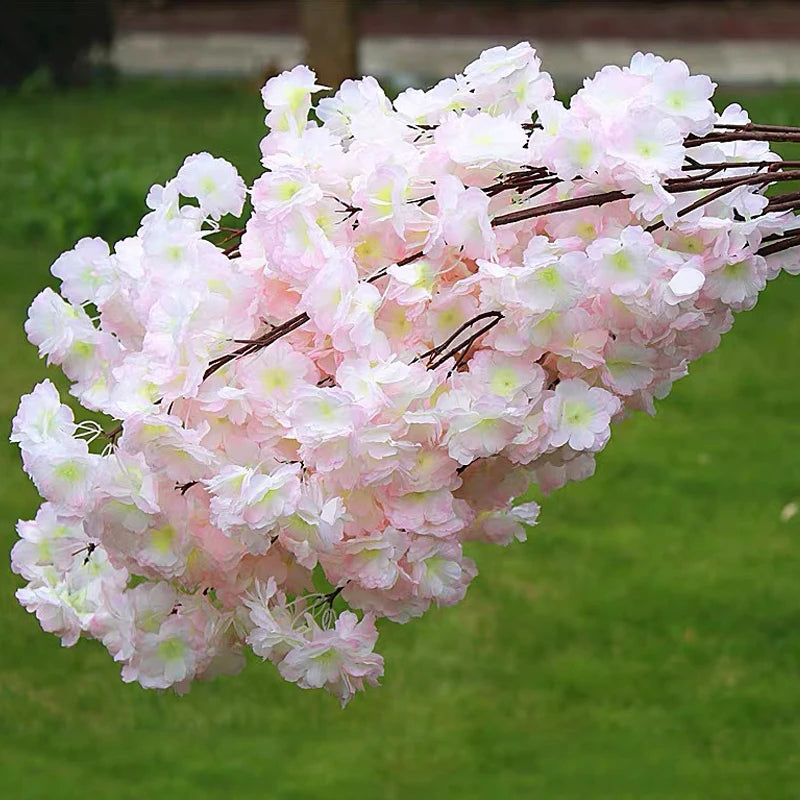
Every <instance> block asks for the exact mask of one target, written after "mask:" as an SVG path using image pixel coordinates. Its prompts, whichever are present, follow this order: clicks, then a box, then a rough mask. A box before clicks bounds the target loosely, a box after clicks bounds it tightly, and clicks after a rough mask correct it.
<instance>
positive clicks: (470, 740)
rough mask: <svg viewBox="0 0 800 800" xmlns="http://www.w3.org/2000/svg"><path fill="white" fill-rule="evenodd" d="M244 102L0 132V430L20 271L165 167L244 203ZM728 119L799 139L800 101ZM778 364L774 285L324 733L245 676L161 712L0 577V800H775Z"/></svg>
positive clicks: (291, 699)
mask: <svg viewBox="0 0 800 800" xmlns="http://www.w3.org/2000/svg"><path fill="white" fill-rule="evenodd" d="M254 89H255V87H252V88H251V89H246V88H244V87H236V86H231V85H219V84H216V85H205V84H195V85H161V86H157V85H154V84H133V85H128V86H123V87H122V88H121V89H119V90H118V91H99V90H93V91H89V92H79V93H75V94H72V95H69V96H64V97H57V98H54V99H48V100H46V101H45V100H44V99H39V98H33V99H31V98H25V99H22V98H20V99H19V100H15V101H13V102H11V103H8V104H6V105H4V107H3V108H2V110H0V129H2V130H3V137H2V139H0V189H2V196H3V197H4V199H5V200H6V203H5V206H4V209H3V214H2V217H1V218H0V274H2V281H3V282H2V285H3V303H2V305H1V306H0V336H2V341H3V348H2V351H0V352H2V359H3V367H4V369H3V376H4V383H3V389H2V391H0V417H2V419H3V428H4V430H5V431H7V430H8V419H9V418H10V416H11V415H12V414H13V412H14V410H15V408H16V404H17V400H18V397H19V394H20V393H21V392H23V391H28V390H29V389H30V387H31V386H32V384H33V383H34V382H35V381H36V380H39V379H41V378H42V377H43V376H44V375H45V374H46V370H45V368H44V366H43V365H42V364H41V363H40V362H38V361H37V359H36V355H35V352H34V348H33V347H31V346H30V345H28V344H26V343H25V341H24V337H23V333H22V322H23V320H24V317H25V308H26V306H27V303H28V302H29V301H30V298H31V297H32V296H33V294H34V293H35V292H36V291H37V290H38V289H39V288H41V286H42V285H43V284H44V283H45V282H46V281H47V280H48V276H47V266H48V265H49V264H50V263H51V262H52V260H53V259H54V258H55V257H56V256H57V255H58V252H59V251H60V250H61V249H62V248H63V247H65V246H69V245H70V244H71V243H72V241H73V240H74V239H76V238H78V237H79V236H82V235H86V234H90V233H95V232H97V230H98V226H99V225H107V226H108V229H107V231H108V232H110V233H111V234H113V235H114V236H119V235H122V234H125V233H128V232H129V231H131V230H132V229H133V227H134V226H135V225H136V222H137V220H138V218H139V217H140V215H141V213H142V210H143V205H142V198H143V196H144V193H145V191H146V189H147V187H148V186H149V185H150V184H151V183H153V182H156V181H163V179H164V178H165V177H168V176H169V175H171V174H173V173H174V170H175V169H176V168H177V166H178V164H179V163H180V161H181V160H182V158H183V156H184V155H185V154H186V153H187V152H191V151H195V150H199V149H208V150H210V151H212V152H215V153H217V154H219V155H224V156H226V157H228V158H231V159H232V160H233V161H234V162H235V163H237V164H239V165H240V166H242V167H243V169H244V172H245V174H246V175H247V177H248V178H251V177H252V176H253V175H254V174H255V172H256V169H257V164H258V153H257V151H256V149H255V147H254V142H255V141H256V139H257V137H258V135H259V131H260V130H261V122H262V116H263V111H262V110H261V108H260V106H259V102H258V97H257V94H256V93H255V91H254ZM739 99H741V100H742V102H743V104H744V105H746V106H748V107H750V108H751V109H752V111H753V115H754V117H755V118H756V119H758V120H760V121H763V122H773V121H779V122H795V123H800V111H798V109H800V90H786V91H784V92H771V93H763V94H761V95H753V96H745V97H743V98H739ZM25 153H27V154H28V155H26V156H23V155H21V154H25ZM65 163H68V164H69V166H64V164H65ZM99 165H104V166H105V169H103V168H101V167H100V166H99ZM51 170H52V171H53V175H50V174H49V173H50V171H51ZM108 170H110V172H111V173H112V174H113V175H114V176H115V177H113V178H107V179H106V178H104V177H103V176H104V175H105V174H106V172H107V171H108ZM32 171H37V172H38V174H40V175H41V176H42V177H41V180H39V181H37V180H28V177H27V176H28V175H29V174H30V173H31V172H32ZM84 175H89V176H92V181H93V182H94V185H93V186H89V185H87V183H91V182H92V181H90V182H85V181H84V178H83V176H84ZM103 180H108V181H109V182H110V184H109V185H112V184H113V185H114V186H116V187H117V188H115V189H113V190H109V192H108V193H109V194H110V195H111V196H112V198H111V199H109V198H107V197H105V196H104V195H105V192H104V191H103V190H102V188H101V187H102V186H103V184H102V181H103ZM64 187H66V190H67V191H69V192H71V193H72V194H73V196H74V197H76V198H81V199H80V203H79V206H80V208H82V209H83V210H82V211H80V212H77V211H73V209H72V207H71V204H70V202H69V201H68V200H65V198H64V196H63V194H61V193H62V191H64ZM125 198H130V204H129V203H128V201H127V200H126V199H125ZM104 203H106V204H110V205H111V206H113V207H116V209H117V210H116V211H115V212H114V213H113V214H112V212H111V211H110V210H108V211H102V213H101V212H100V211H99V210H98V207H100V206H103V204H104ZM47 212H49V214H50V215H53V216H59V217H61V219H60V221H54V222H51V223H50V226H49V227H48V224H47V223H46V222H45V221H44V220H46V217H47ZM70 215H73V216H70ZM81 215H82V216H81ZM36 218H38V219H40V220H42V222H41V227H40V228H39V229H38V231H37V230H33V229H30V228H28V229H26V228H25V225H26V219H36ZM798 351H800V279H797V278H796V279H792V278H789V277H782V278H780V279H779V280H778V281H777V282H776V283H774V284H773V285H771V286H770V287H769V288H768V289H767V291H766V292H765V294H764V296H763V299H762V300H761V302H760V303H759V305H758V307H757V308H756V309H755V310H754V311H753V312H750V313H748V314H743V315H741V316H740V317H739V319H738V320H737V324H736V326H735V327H734V330H733V331H732V332H731V333H730V334H728V335H727V336H726V337H725V339H724V341H723V344H722V347H721V348H720V349H719V350H718V351H716V352H714V353H712V354H711V355H709V356H707V357H706V358H704V359H702V360H701V361H700V362H699V363H698V364H697V365H696V366H695V367H694V368H693V370H692V375H691V377H690V378H689V379H687V380H685V381H683V382H681V383H679V384H678V385H677V386H676V388H675V390H674V392H673V394H672V395H671V396H670V398H669V399H668V400H667V401H666V402H665V403H663V404H662V406H661V409H660V411H659V414H658V416H657V417H656V418H655V419H649V418H647V417H644V416H639V417H636V418H634V419H631V420H630V421H628V422H626V423H624V424H623V425H621V426H619V428H618V429H616V430H615V433H614V436H613V438H612V442H611V443H610V445H609V448H608V450H607V451H606V452H604V453H603V454H602V455H601V457H600V459H599V466H598V473H597V475H596V476H595V477H594V478H592V479H591V480H590V481H588V482H586V483H583V484H575V485H571V486H569V487H567V488H566V489H564V490H563V491H562V492H560V493H557V494H556V495H554V496H553V497H551V498H550V499H549V500H547V501H546V503H545V504H544V509H543V513H542V521H541V523H540V525H539V526H537V527H536V528H535V529H533V530H532V531H531V535H530V541H529V542H528V543H527V544H525V545H517V546H512V547H510V548H508V549H496V548H490V547H475V548H474V552H473V553H472V555H473V556H474V557H475V558H476V560H477V561H478V565H479V568H480V570H481V575H480V576H479V578H478V579H477V580H476V582H475V584H474V585H473V587H472V588H471V589H470V593H469V595H468V597H467V599H466V600H465V602H464V603H462V604H461V605H459V606H458V607H457V608H454V609H442V610H440V611H433V612H431V613H430V614H429V615H427V616H426V617H425V618H424V619H423V620H421V621H417V622H416V624H413V625H407V626H397V625H392V624H389V623H387V624H384V625H382V626H381V640H380V647H381V650H382V652H384V654H385V655H386V659H387V674H386V678H385V681H384V686H383V687H382V688H380V689H373V690H370V691H368V692H366V693H365V694H363V695H361V696H359V697H357V698H355V700H354V701H353V703H352V704H351V706H349V707H348V708H347V709H346V710H345V711H341V710H340V709H339V707H338V704H337V703H336V701H335V700H334V699H333V698H329V697H326V696H323V695H321V694H320V693H311V692H302V691H301V690H299V689H297V688H296V687H295V686H292V685H289V684H286V683H284V682H283V681H282V680H281V679H280V678H279V677H278V676H277V674H276V673H275V670H274V669H273V668H272V667H271V666H269V665H262V664H260V663H258V662H257V660H256V659H253V660H252V663H250V664H249V665H248V667H247V669H246V670H245V672H244V673H243V674H242V675H240V676H238V677H235V678H222V679H218V680H216V681H215V682H213V683H210V684H207V685H200V686H197V687H196V688H194V689H193V690H192V692H191V694H189V695H188V696H186V697H182V698H179V697H175V696H173V695H171V694H156V693H152V692H145V691H144V690H142V689H140V688H139V687H138V686H136V685H124V684H122V683H121V682H120V681H119V669H118V666H117V665H115V664H114V663H112V662H111V660H110V659H109V657H108V656H107V654H106V653H105V651H104V650H103V649H102V648H101V647H100V646H98V645H96V644H95V643H91V642H82V643H80V644H79V645H78V646H77V647H75V648H72V649H70V650H63V649H61V648H60V647H59V643H58V641H57V640H56V639H55V638H54V637H52V636H48V635H46V634H44V633H42V632H41V630H40V629H39V626H38V624H37V623H36V621H35V619H33V618H32V617H30V616H29V615H27V614H26V613H25V612H24V611H23V610H22V609H21V608H20V607H19V606H17V604H16V603H15V601H14V599H13V596H12V594H13V590H14V588H15V587H17V586H18V585H19V584H20V582H19V580H18V578H17V577H16V576H13V575H12V574H11V573H10V571H9V570H8V567H7V566H4V567H3V568H2V578H1V579H0V589H2V591H0V621H2V637H3V646H2V648H0V718H1V719H2V720H3V725H2V728H1V729H0V774H2V780H3V796H7V797H13V798H20V799H21V800H37V799H38V798H48V800H49V799H50V798H58V800H71V799H72V798H76V799H77V798H84V797H87V796H94V797H99V798H106V797H113V798H117V799H118V800H128V798H131V800H133V798H136V799H137V800H138V798H151V797H152V798H160V797H164V796H169V797H171V798H173V799H174V800H182V799H183V798H186V799H187V800H189V799H190V798H191V800H198V799H199V798H219V797H235V798H237V800H247V799H249V798H270V800H272V799H273V798H274V799H277V800H328V799H329V798H339V797H358V798H386V799H387V800H401V799H402V800H405V798H408V797H420V798H428V797H436V798H443V799H444V800H449V798H454V799H455V798H458V800H473V799H475V800H478V799H479V798H494V797H497V798H503V800H505V799H506V798H511V799H512V800H516V798H520V799H522V798H525V799H526V800H527V798H530V797H539V798H544V799H545V800H790V799H791V800H793V799H794V798H796V797H797V794H798V786H799V785H800V756H798V750H797V742H798V740H800V604H799V603H798V589H797V585H798V572H800V515H798V516H795V517H793V518H792V519H789V520H788V521H786V522H784V521H781V519H780V512H781V509H782V508H784V507H785V506H786V505H787V504H788V503H790V502H792V501H795V502H800V467H798V463H799V462H798V452H800V414H798V385H799V382H800V360H798V358H797V353H798ZM62 385H63V384H62ZM2 439H3V440H4V439H5V435H4V436H3V437H2ZM0 466H1V467H2V474H3V481H1V482H0V532H1V533H0V550H2V551H3V552H7V551H8V549H9V548H10V547H11V544H12V542H13V540H14V536H15V534H14V531H13V526H14V523H15V521H16V519H17V518H18V517H20V516H22V517H28V516H29V515H31V514H32V513H33V511H34V509H35V506H36V495H35V492H34V490H33V488H32V487H31V486H30V484H29V483H28V481H27V479H26V478H25V476H24V475H23V474H22V472H21V469H20V468H19V458H18V454H17V452H16V449H15V448H14V447H12V446H11V445H9V444H8V443H6V442H5V441H2V442H0ZM6 564H7V561H6Z"/></svg>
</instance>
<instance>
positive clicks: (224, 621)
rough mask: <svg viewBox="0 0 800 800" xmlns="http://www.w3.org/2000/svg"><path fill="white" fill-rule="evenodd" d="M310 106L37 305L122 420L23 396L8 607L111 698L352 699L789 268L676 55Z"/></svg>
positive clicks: (304, 102)
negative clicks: (538, 495)
mask: <svg viewBox="0 0 800 800" xmlns="http://www.w3.org/2000/svg"><path fill="white" fill-rule="evenodd" d="M324 88H325V87H322V86H319V85H318V84H317V83H316V80H315V75H314V73H313V72H312V71H311V70H309V69H308V68H307V67H303V66H299V67H296V68H295V69H293V70H291V71H290V72H286V73H284V74H282V75H279V76H278V77H275V78H273V79H271V80H270V81H269V82H268V83H267V84H266V86H265V87H264V88H263V90H262V97H263V101H264V104H265V106H266V108H267V111H268V113H267V117H266V123H267V125H268V127H269V133H268V134H267V135H266V136H265V137H264V139H263V140H262V142H261V153H262V163H263V166H264V168H265V171H264V173H263V174H262V175H261V176H260V177H259V178H258V179H257V180H255V182H254V183H253V185H252V187H250V188H249V189H248V188H247V187H246V186H245V183H244V182H243V181H242V179H241V178H240V177H239V175H238V174H237V172H236V170H235V169H234V167H233V166H231V165H230V164H229V163H227V162H226V161H224V160H222V159H218V158H213V157H212V156H211V155H209V154H207V153H201V154H198V155H192V156H190V157H188V158H187V159H186V161H185V162H184V163H183V165H182V166H181V168H180V169H179V170H178V173H177V175H176V176H175V177H174V178H173V179H172V180H170V181H168V182H167V183H166V184H165V185H164V186H154V187H153V188H152V190H151V191H150V193H149V195H148V197H147V205H148V208H149V209H150V210H149V213H147V214H146V216H145V217H144V218H143V219H142V222H141V226H140V228H139V230H138V232H137V234H136V236H134V237H132V238H128V239H124V240H122V241H120V242H117V243H116V244H115V245H114V247H113V248H109V246H108V245H107V244H106V243H105V242H103V241H102V240H100V239H90V238H86V239H81V240H80V241H79V242H78V243H77V244H76V246H75V247H74V249H72V250H70V251H69V252H67V253H64V254H63V255H62V256H61V257H60V258H59V259H58V260H57V261H56V262H55V264H53V267H52V272H53V275H54V276H56V277H57V278H59V279H60V281H61V286H60V293H57V292H55V291H53V290H52V289H45V290H44V291H43V292H41V294H39V295H38V297H36V299H35V300H34V301H33V304H32V305H31V308H30V314H29V318H28V322H27V324H26V331H27V334H28V337H29V339H30V340H31V342H33V343H34V344H35V345H37V346H38V348H39V351H40V354H41V355H42V356H45V357H46V358H47V360H48V362H50V363H55V364H58V365H60V366H61V368H62V369H63V371H64V373H65V374H66V376H67V378H68V379H69V380H70V382H71V388H70V392H71V394H73V395H74V396H75V397H76V398H77V400H78V401H79V402H80V403H81V404H82V405H83V406H84V407H85V408H86V409H89V410H91V411H94V412H102V413H103V414H105V415H108V416H110V417H113V418H114V420H115V422H112V423H110V424H105V425H101V424H100V423H99V422H97V421H94V420H93V419H90V420H86V421H81V422H76V421H75V419H74V416H73V413H72V411H71V410H70V409H69V408H68V407H67V406H66V405H64V404H63V403H62V402H61V399H60V397H59V394H58V392H57V390H56V388H55V387H54V385H53V384H52V383H50V382H49V381H44V382H42V383H40V384H39V385H38V386H36V388H35V389H34V390H33V392H32V393H31V394H29V395H26V396H25V397H23V398H22V402H21V404H20V407H19V412H18V414H17V416H16V418H15V419H14V423H13V432H12V439H13V440H14V441H16V442H18V443H19V446H20V448H21V451H22V459H23V463H24V468H25V470H26V471H27V473H28V474H29V475H30V477H31V479H32V480H33V482H34V483H35V485H36V487H37V489H38V490H39V492H40V494H41V495H42V497H43V498H44V501H45V502H44V503H43V505H42V506H41V508H40V509H39V511H38V513H37V514H36V518H35V519H34V520H32V521H22V522H20V523H19V527H18V530H19V534H20V537H21V538H20V540H19V541H18V542H17V544H16V545H15V547H14V549H13V552H12V563H13V568H14V570H15V571H16V572H18V573H19V574H20V575H21V576H22V577H23V578H24V579H25V580H26V581H28V584H27V585H26V586H25V587H24V588H21V589H20V590H19V591H18V593H17V596H18V598H19V600H20V602H21V603H22V604H23V605H24V606H25V607H26V608H27V609H28V610H29V611H31V612H33V613H35V614H36V616H37V617H38V619H39V621H40V623H41V625H42V627H43V628H44V629H45V630H47V631H51V632H53V633H55V634H57V635H58V636H60V637H61V640H62V642H63V644H65V645H72V644H74V643H75V641H76V640H77V639H78V638H79V637H80V636H87V637H93V638H96V639H99V640H100V641H102V643H103V644H104V645H105V646H106V647H107V648H108V650H109V652H110V653H111V655H112V656H113V658H114V659H115V660H117V661H119V662H121V665H122V678H123V680H125V681H133V680H136V681H139V682H140V683H141V684H142V685H143V686H145V687H153V688H166V687H174V688H175V689H176V690H178V691H185V690H186V689H187V688H188V686H189V684H190V683H191V681H192V680H194V679H198V678H202V679H207V678H209V677H212V676H214V675H216V674H219V673H232V672H235V671H237V670H238V669H240V668H241V667H242V664H243V661H244V657H243V651H244V649H245V648H246V647H249V648H251V649H252V650H253V651H254V652H255V653H256V654H257V655H258V656H261V657H263V658H265V659H269V660H270V661H272V662H273V663H274V664H275V665H276V666H277V668H278V670H279V671H280V673H281V675H282V676H283V677H284V678H286V679H287V680H289V681H293V682H296V683H297V684H299V685H300V686H302V687H304V688H310V687H315V688H320V687H323V688H325V689H327V690H329V691H332V692H334V693H335V694H337V695H338V696H339V697H340V698H341V700H342V702H346V701H347V700H348V699H349V698H350V697H351V696H352V694H353V693H354V692H355V691H356V690H357V689H360V688H362V687H363V685H364V684H365V682H366V683H375V682H377V680H378V678H379V677H380V676H381V674H382V671H383V660H382V658H381V657H380V656H379V655H377V654H376V653H375V652H374V646H375V642H376V639H377V630H376V627H375V619H376V618H378V617H385V618H388V619H390V620H393V621H395V622H406V621H407V620H409V619H410V618H412V617H417V616H420V615H421V614H423V613H424V612H425V610H426V609H428V608H429V607H430V606H431V605H432V604H435V605H451V604H454V603H457V602H458V601H460V600H461V599H462V598H463V597H464V594H465V592H466V590H467V586H468V585H469V583H470V581H471V580H472V579H473V578H474V577H475V575H476V569H475V565H474V564H473V562H472V561H471V560H470V559H469V558H467V557H466V556H465V555H464V550H463V546H464V543H465V542H466V541H474V540H477V541H484V542H490V543H494V544H500V545H507V544H509V543H510V542H512V541H514V540H524V539H525V535H526V526H528V525H531V524H533V523H535V522H536V518H537V515H538V510H539V509H538V506H537V505H536V504H535V503H532V502H524V503H521V504H516V505H515V504H514V503H515V498H518V497H520V496H521V495H523V494H524V493H525V492H526V490H527V489H528V488H529V487H530V486H532V485H535V486H537V487H538V488H539V489H540V490H541V491H542V492H543V493H545V494H547V493H549V492H551V491H553V490H554V489H557V488H559V487H560V486H562V485H564V484H565V483H566V482H568V481H575V480H581V479H584V478H586V477H588V476H590V475H591V474H592V473H593V471H594V467H595V455H596V453H597V452H598V451H600V450H601V449H602V448H603V447H605V445H606V443H607V442H608V440H609V437H610V433H611V425H612V423H613V422H615V421H617V420H619V419H621V418H622V417H623V415H624V414H625V413H626V412H627V411H630V410H635V409H643V410H646V411H649V412H652V411H653V405H654V398H663V397H664V396H666V394H667V393H668V392H669V390H670V387H671V385H672V383H673V381H675V380H676V379H678V378H680V377H682V376H683V375H685V374H686V372H687V365H688V364H689V362H691V361H692V360H693V359H696V358H697V357H698V356H700V355H701V354H703V353H705V352H707V351H709V350H711V349H713V348H714V347H716V346H717V344H718V343H719V340H720V336H721V334H722V333H724V332H725V331H727V330H728V329H729V328H730V326H731V323H732V319H733V314H732V312H734V311H738V310H741V309H749V308H751V307H752V306H753V305H754V304H755V302H756V297H757V295H758V292H759V291H760V290H761V289H763V288H764V286H765V283H766V281H767V280H768V279H770V278H772V277H774V276H775V275H776V274H777V273H778V272H779V271H780V270H781V269H782V268H792V267H795V269H796V266H797V262H798V259H797V253H798V250H796V249H792V247H793V246H796V245H799V244H800V241H798V239H797V238H796V237H797V230H796V229H794V225H795V223H794V213H793V210H792V208H790V205H791V204H789V205H787V202H786V201H783V202H782V201H780V199H778V200H776V199H775V198H773V199H769V198H767V197H766V196H765V194H764V190H765V189H766V187H767V186H769V185H771V184H776V183H779V182H780V181H781V180H783V179H784V178H786V177H787V176H789V177H791V176H792V175H793V174H794V173H792V171H791V170H787V169H786V165H787V164H788V163H789V162H780V160H779V158H778V156H777V155H775V154H774V153H772V152H771V150H770V145H769V141H770V138H771V137H770V135H768V133H764V131H765V130H766V128H767V126H761V127H759V126H753V125H752V124H751V123H750V122H749V119H748V117H747V115H746V114H745V112H744V111H743V110H742V109H741V108H739V107H738V106H731V107H728V108H727V109H726V110H725V111H723V112H722V113H721V114H718V113H717V112H715V110H714V107H713V105H712V103H711V100H710V98H711V96H712V93H713V90H714V84H713V83H712V82H711V81H710V80H709V79H708V78H706V77H703V76H691V75H690V74H689V71H688V69H687V67H686V65H685V64H683V63H682V62H680V61H664V60H663V59H661V58H659V57H657V56H653V55H642V54H637V55H636V56H635V57H634V58H633V60H632V61H631V64H630V66H628V67H624V68H618V67H606V68H605V69H603V70H601V71H600V72H599V73H598V74H597V75H596V76H594V77H593V78H591V79H589V80H587V81H586V82H585V84H584V86H583V88H582V89H581V90H580V91H579V92H578V93H577V94H576V95H575V96H574V97H573V98H572V101H571V103H570V105H569V106H568V107H566V106H564V105H563V104H562V103H560V102H558V101H557V100H555V99H554V95H553V84H552V81H551V79H550V77H549V76H548V75H547V73H545V72H542V71H541V70H540V64H539V60H538V58H537V57H536V55H535V52H534V51H533V49H531V47H530V46H529V45H527V44H525V43H523V44H520V45H517V46H516V47H514V48H512V49H506V48H503V47H497V48H493V49H491V50H488V51H486V52H484V53H483V54H482V55H481V57H480V58H479V59H478V60H477V61H475V62H474V63H472V64H470V65H469V66H468V67H467V68H466V69H465V71H464V73H463V74H460V75H457V76H455V77H454V78H448V79H446V80H443V81H442V82H440V83H439V84H438V85H436V86H435V87H433V88H432V89H430V90H428V91H419V90H416V89H409V90H407V91H405V92H403V93H402V94H401V95H400V96H399V97H398V98H397V99H396V100H395V101H394V102H393V103H392V102H390V100H389V99H388V98H387V97H386V95H385V94H384V92H383V90H382V89H381V87H380V86H379V84H378V83H377V82H376V81H375V80H374V79H373V78H364V79H363V80H357V81H346V82H345V83H344V84H343V85H342V86H341V88H340V89H339V90H338V91H337V92H336V93H335V94H333V95H332V96H326V97H325V98H324V99H321V100H319V102H318V103H317V104H316V106H315V107H314V109H313V115H312V98H313V95H314V94H315V93H317V92H319V91H321V90H323V89H324ZM788 135H789V134H785V136H788ZM772 138H775V137H772ZM794 177H797V175H796V174H794ZM248 197H249V200H250V202H251V204H252V211H251V213H249V216H248V217H247V219H246V222H245V223H244V226H243V227H242V228H231V227H226V226H221V224H220V222H221V221H222V218H223V217H225V216H226V215H234V216H240V215H241V214H242V212H243V209H244V205H245V202H246V200H247V198H248ZM356 612H358V613H356Z"/></svg>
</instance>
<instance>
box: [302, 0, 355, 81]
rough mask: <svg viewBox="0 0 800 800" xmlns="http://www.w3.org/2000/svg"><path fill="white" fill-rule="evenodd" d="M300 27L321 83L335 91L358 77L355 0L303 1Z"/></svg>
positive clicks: (308, 55) (307, 55) (308, 57)
mask: <svg viewBox="0 0 800 800" xmlns="http://www.w3.org/2000/svg"><path fill="white" fill-rule="evenodd" d="M300 26H301V29H302V32H303V36H304V38H305V41H306V61H307V63H308V65H309V66H310V67H311V68H312V69H314V70H315V71H316V73H317V78H318V79H319V82H320V83H323V84H325V85H326V86H331V87H333V88H335V87H337V86H338V85H339V84H340V83H341V82H342V81H343V80H344V79H345V78H357V77H359V73H358V36H357V31H356V2H355V0H301V3H300Z"/></svg>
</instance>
